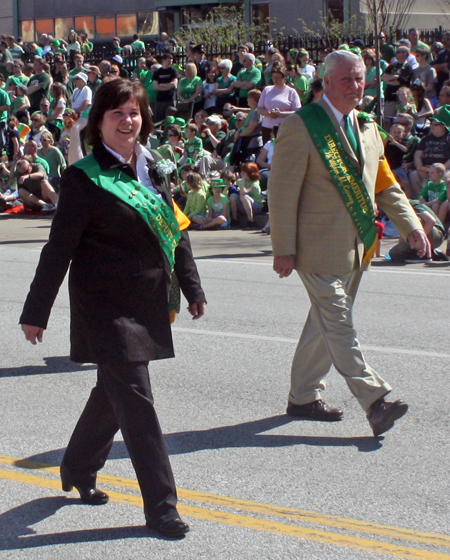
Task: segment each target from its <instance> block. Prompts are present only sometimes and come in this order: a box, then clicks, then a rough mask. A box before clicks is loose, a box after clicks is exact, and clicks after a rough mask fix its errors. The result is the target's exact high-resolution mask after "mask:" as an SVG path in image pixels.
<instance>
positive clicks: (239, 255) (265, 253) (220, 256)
mask: <svg viewBox="0 0 450 560" xmlns="http://www.w3.org/2000/svg"><path fill="white" fill-rule="evenodd" d="M262 256H266V257H271V256H272V251H271V250H270V251H269V250H264V249H261V250H257V251H255V252H253V253H232V254H231V253H230V254H227V253H218V254H217V255H208V256H203V257H197V256H196V257H195V260H196V261H207V260H210V259H221V260H223V259H243V258H246V259H248V258H261V257H262Z"/></svg>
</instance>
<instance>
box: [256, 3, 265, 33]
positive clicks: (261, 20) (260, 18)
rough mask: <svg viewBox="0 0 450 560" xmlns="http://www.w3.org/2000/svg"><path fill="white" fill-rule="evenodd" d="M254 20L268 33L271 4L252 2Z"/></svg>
mask: <svg viewBox="0 0 450 560" xmlns="http://www.w3.org/2000/svg"><path fill="white" fill-rule="evenodd" d="M252 21H253V24H254V25H258V26H259V27H261V28H262V29H263V30H264V31H265V32H266V33H268V32H269V4H268V3H265V4H256V3H255V4H252Z"/></svg>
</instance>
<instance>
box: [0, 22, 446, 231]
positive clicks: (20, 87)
mask: <svg viewBox="0 0 450 560" xmlns="http://www.w3.org/2000/svg"><path fill="white" fill-rule="evenodd" d="M379 39H380V53H379V54H380V61H379V64H378V65H377V53H376V52H375V48H374V46H373V45H365V44H364V43H363V41H362V40H359V39H357V40H355V41H354V42H353V43H352V44H350V45H346V44H343V45H341V46H340V47H339V48H340V49H348V50H351V51H353V52H354V53H355V54H357V55H359V56H361V57H362V59H363V61H364V63H365V66H366V86H365V97H364V99H363V100H362V102H361V105H360V107H359V108H360V110H361V111H364V112H366V113H369V114H372V115H375V113H376V110H377V103H378V104H380V106H379V109H380V110H381V113H382V123H381V127H380V132H381V134H382V136H383V138H384V141H385V147H386V148H385V149H386V157H387V159H388V161H389V163H390V165H391V168H392V170H393V172H394V174H395V175H396V177H397V180H398V182H399V183H400V185H401V186H402V188H403V189H404V191H405V193H406V194H407V196H408V197H409V198H410V199H412V200H416V199H417V200H420V201H421V203H422V204H424V205H425V206H426V208H428V209H429V211H430V214H431V215H432V217H433V219H436V220H437V221H439V220H440V222H442V223H443V224H445V222H446V221H447V219H448V217H449V216H448V214H449V199H450V197H448V196H447V190H448V186H449V183H450V174H449V169H450V132H449V131H450V66H449V65H450V32H449V33H444V34H443V39H442V44H441V43H434V44H433V45H427V44H425V43H424V42H422V41H421V40H420V30H418V29H411V30H410V31H409V36H408V38H407V39H406V38H405V39H401V40H399V42H398V43H396V44H393V45H391V44H389V43H388V42H387V41H386V36H385V34H384V33H383V32H382V33H381V34H380V37H379ZM182 48H183V49H184V55H185V60H186V62H185V63H183V65H180V64H179V63H178V60H177V54H178V53H179V52H180V46H179V45H178V46H177V45H176V41H175V40H174V39H171V38H169V36H168V35H167V33H162V34H161V36H160V39H159V41H158V42H157V43H156V45H154V47H153V48H152V49H149V48H147V46H146V45H145V43H144V42H143V41H141V40H140V38H139V37H138V36H137V35H135V36H134V37H133V42H131V44H129V45H123V46H122V45H121V41H120V38H118V37H115V38H113V39H112V41H111V51H110V52H111V53H112V56H111V57H110V58H109V59H103V60H97V61H96V62H95V64H92V58H91V57H90V60H91V62H89V63H87V62H86V61H85V56H86V55H87V54H89V53H91V51H92V49H93V44H92V43H91V42H90V41H89V39H88V37H87V36H86V35H84V34H81V35H78V34H76V33H75V32H74V31H71V32H70V33H69V35H68V37H67V38H65V39H61V38H53V37H51V36H48V35H43V36H42V37H41V42H40V44H36V43H31V44H28V45H24V44H23V43H22V41H20V40H16V39H15V38H14V37H11V36H1V37H0V148H1V149H2V165H1V173H2V185H3V188H4V191H5V192H4V193H3V194H2V195H1V199H0V206H1V207H3V209H4V208H8V207H10V206H14V205H17V204H23V205H24V206H25V207H26V208H31V209H33V210H40V211H44V212H52V211H54V209H55V206H56V203H57V193H58V185H59V178H60V176H61V172H62V171H63V169H64V167H65V166H66V165H67V164H70V163H73V162H74V161H76V159H78V158H79V157H82V156H83V154H85V153H87V152H88V151H89V146H86V145H85V143H84V141H83V126H85V124H86V122H87V118H88V114H89V108H90V106H91V103H92V99H93V97H94V96H95V93H96V90H97V88H98V87H99V85H100V84H101V83H102V82H103V81H105V80H110V79H113V78H116V77H121V78H123V79H131V80H139V81H140V82H141V83H142V85H143V87H144V88H145V90H146V91H147V94H148V98H149V105H150V109H151V111H152V114H153V120H154V122H155V123H156V127H155V133H154V134H153V135H152V136H151V138H150V140H149V147H150V148H151V149H157V150H158V151H160V153H162V154H163V156H164V158H165V159H167V160H168V161H170V162H171V163H172V164H173V169H172V185H173V194H174V197H175V198H176V200H177V201H178V203H179V205H180V206H181V207H183V208H185V209H186V212H187V214H188V216H189V217H190V219H191V222H192V227H195V228H198V229H209V228H217V229H223V228H228V227H244V228H247V229H255V228H257V225H256V220H255V216H257V215H258V214H261V213H262V212H264V211H265V210H267V197H266V189H267V184H268V176H269V174H270V164H271V158H272V154H273V150H274V145H275V142H276V135H277V131H278V127H279V125H280V124H281V123H282V121H283V120H284V119H285V118H286V117H287V116H289V115H291V114H292V113H295V112H296V111H297V110H298V109H300V107H301V106H302V105H304V104H307V103H313V102H315V101H317V100H318V99H319V98H320V96H321V94H322V89H323V88H322V78H323V72H324V66H323V60H324V58H325V57H326V55H327V54H328V53H329V52H331V49H323V51H322V52H321V54H320V60H319V61H314V62H313V61H311V60H310V56H309V53H308V52H307V51H306V50H303V49H290V50H288V51H287V52H280V51H279V50H278V49H277V48H275V47H274V46H271V45H270V44H269V45H267V47H266V49H265V52H255V48H254V45H253V44H252V43H245V44H242V45H240V46H239V48H238V49H237V51H236V53H235V54H234V55H233V56H231V57H230V58H220V57H216V58H214V57H208V56H207V53H206V49H205V48H204V46H203V45H196V44H193V43H188V44H187V45H184V46H183V47H182ZM131 55H133V56H134V57H135V60H136V64H135V65H134V66H133V68H129V67H126V65H125V64H124V58H126V57H127V56H128V57H129V56H131ZM137 57H139V58H137ZM377 68H379V76H378V75H377V72H378V70H377ZM30 166H31V167H30ZM439 174H440V175H439ZM438 175H439V177H438ZM438 179H439V180H438ZM422 209H423V208H422ZM264 231H265V232H267V233H269V232H270V226H269V224H268V223H267V224H266V226H265V227H264Z"/></svg>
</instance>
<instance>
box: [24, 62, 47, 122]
mask: <svg viewBox="0 0 450 560" xmlns="http://www.w3.org/2000/svg"><path fill="white" fill-rule="evenodd" d="M44 64H45V63H44V60H43V59H42V58H41V57H37V56H35V57H34V61H33V67H34V72H35V73H34V74H33V76H31V78H30V81H29V82H28V98H29V100H30V103H31V112H32V113H34V112H35V111H39V103H40V101H41V99H42V98H43V97H48V93H49V89H50V76H49V75H48V74H47V72H45V70H44Z"/></svg>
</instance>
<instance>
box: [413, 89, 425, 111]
mask: <svg viewBox="0 0 450 560" xmlns="http://www.w3.org/2000/svg"><path fill="white" fill-rule="evenodd" d="M411 91H412V92H413V93H414V92H415V91H416V92H418V97H417V101H418V103H417V110H418V111H421V110H422V107H423V104H424V102H425V87H424V86H423V85H422V84H416V83H413V84H412V86H411Z"/></svg>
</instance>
